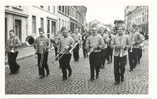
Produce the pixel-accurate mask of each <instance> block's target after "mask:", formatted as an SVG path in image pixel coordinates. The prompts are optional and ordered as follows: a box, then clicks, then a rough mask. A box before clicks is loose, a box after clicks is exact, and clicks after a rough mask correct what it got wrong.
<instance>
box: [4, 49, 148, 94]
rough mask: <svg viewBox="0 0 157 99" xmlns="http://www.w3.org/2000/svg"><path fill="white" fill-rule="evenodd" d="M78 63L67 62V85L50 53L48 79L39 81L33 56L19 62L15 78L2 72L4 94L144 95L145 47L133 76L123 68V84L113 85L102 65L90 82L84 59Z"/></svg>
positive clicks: (109, 67)
mask: <svg viewBox="0 0 157 99" xmlns="http://www.w3.org/2000/svg"><path fill="white" fill-rule="evenodd" d="M80 53H81V58H80V61H79V62H74V61H73V58H72V60H71V67H72V70H73V74H72V76H71V77H70V78H68V80H67V81H62V74H61V70H60V69H59V64H58V62H56V61H54V53H53V52H52V53H50V54H49V59H48V63H49V68H50V76H48V77H46V78H44V79H39V77H38V68H37V61H36V60H37V59H36V57H35V56H32V57H27V58H25V59H23V60H19V61H18V63H19V64H20V65H21V68H20V72H19V74H17V75H9V69H8V68H7V67H6V70H5V77H6V78H5V92H6V94H148V88H149V85H148V48H147V46H146V47H145V49H144V51H143V56H142V60H141V64H140V65H137V67H136V69H135V70H134V71H133V72H129V66H128V65H127V66H126V72H125V81H124V82H123V83H121V84H120V85H116V86H115V85H114V75H113V64H106V66H105V68H104V69H101V71H100V77H99V79H97V80H95V81H93V82H91V81H89V78H90V69H89V63H88V58H86V59H84V58H83V57H82V50H81V52H80Z"/></svg>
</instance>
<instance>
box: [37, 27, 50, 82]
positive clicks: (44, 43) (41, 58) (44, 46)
mask: <svg viewBox="0 0 157 99" xmlns="http://www.w3.org/2000/svg"><path fill="white" fill-rule="evenodd" d="M35 49H36V54H37V56H38V69H39V76H40V79H42V78H44V77H45V70H46V76H48V75H49V74H50V72H49V67H48V64H47V60H48V52H49V51H48V49H49V40H48V38H47V37H45V36H44V32H43V30H42V29H41V28H39V37H37V38H36V40H35Z"/></svg>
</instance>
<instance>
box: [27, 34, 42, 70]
mask: <svg viewBox="0 0 157 99" xmlns="http://www.w3.org/2000/svg"><path fill="white" fill-rule="evenodd" d="M25 41H26V45H27V46H29V47H31V46H34V45H35V39H34V37H33V36H27V37H26V40H25ZM34 47H35V46H34ZM43 61H44V51H43V52H42V54H41V60H40V68H41V67H42V64H43Z"/></svg>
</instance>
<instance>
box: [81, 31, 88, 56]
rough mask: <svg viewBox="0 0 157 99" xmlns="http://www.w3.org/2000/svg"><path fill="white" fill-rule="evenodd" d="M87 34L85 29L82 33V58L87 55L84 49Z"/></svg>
mask: <svg viewBox="0 0 157 99" xmlns="http://www.w3.org/2000/svg"><path fill="white" fill-rule="evenodd" d="M87 37H88V34H87V32H86V31H85V32H84V33H83V35H82V50H83V56H84V58H86V57H87V49H86V40H87Z"/></svg>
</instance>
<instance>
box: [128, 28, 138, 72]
mask: <svg viewBox="0 0 157 99" xmlns="http://www.w3.org/2000/svg"><path fill="white" fill-rule="evenodd" d="M134 35H135V32H134V29H133V28H132V27H131V28H130V29H129V31H128V36H129V42H130V47H129V49H128V59H129V65H130V70H129V71H130V72H131V71H133V69H134V68H135V67H136V57H135V56H136V54H135V49H134V48H133V45H134Z"/></svg>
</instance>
